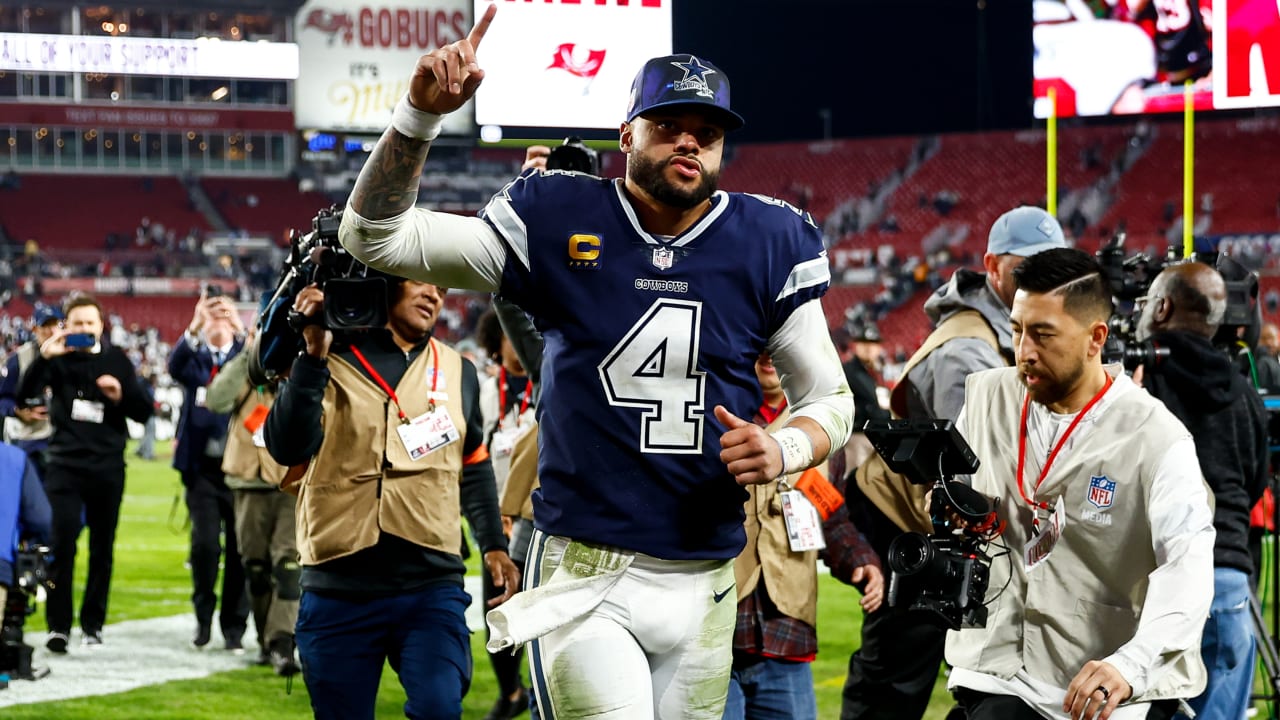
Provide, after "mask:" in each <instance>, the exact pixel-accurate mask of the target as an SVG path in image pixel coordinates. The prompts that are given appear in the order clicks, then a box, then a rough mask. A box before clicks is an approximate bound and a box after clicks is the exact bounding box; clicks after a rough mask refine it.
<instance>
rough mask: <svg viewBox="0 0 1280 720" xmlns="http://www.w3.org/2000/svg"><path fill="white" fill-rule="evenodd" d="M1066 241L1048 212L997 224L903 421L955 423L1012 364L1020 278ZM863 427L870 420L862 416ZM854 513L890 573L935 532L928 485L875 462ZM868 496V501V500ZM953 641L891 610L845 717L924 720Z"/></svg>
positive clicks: (956, 284) (868, 629)
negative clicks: (973, 394)
mask: <svg viewBox="0 0 1280 720" xmlns="http://www.w3.org/2000/svg"><path fill="white" fill-rule="evenodd" d="M1064 244H1065V241H1064V239H1063V235H1062V228H1061V227H1060V226H1059V225H1058V221H1057V220H1056V219H1054V217H1053V216H1052V215H1050V214H1049V213H1047V212H1045V211H1044V210H1041V209H1040V208H1038V207H1030V206H1022V207H1018V208H1014V209H1013V210H1010V211H1008V212H1006V213H1004V214H1003V215H1001V216H1000V217H999V218H997V219H996V221H995V222H994V223H992V225H991V230H990V232H989V234H988V236H987V252H986V254H985V255H984V256H983V258H982V264H983V267H984V269H985V270H986V272H985V273H977V272H973V271H970V270H966V269H963V268H961V269H959V270H956V272H955V274H954V275H952V276H951V280H950V282H948V283H947V284H946V285H945V286H944V287H942V288H939V289H938V291H937V292H935V293H934V294H933V296H932V297H930V298H929V299H928V300H927V301H926V302H925V304H924V312H925V314H926V315H928V316H929V319H930V320H932V321H933V322H934V323H935V326H936V327H935V328H934V330H933V332H932V333H930V334H929V337H928V338H926V339H925V342H924V344H923V345H921V347H920V349H919V350H917V351H916V353H915V354H914V355H912V356H911V360H910V361H908V362H907V364H906V367H905V368H904V369H903V371H902V372H903V374H902V379H901V380H900V381H899V382H898V384H897V385H895V386H894V388H893V392H892V394H891V395H890V407H891V408H892V410H893V412H894V414H895V415H896V416H898V417H900V418H949V419H954V418H955V417H956V416H957V415H958V414H959V413H960V407H961V405H963V404H964V383H965V378H967V377H968V376H969V374H970V373H973V372H977V371H980V370H988V369H991V368H997V367H1003V366H1006V365H1008V364H1009V362H1010V360H1011V359H1012V357H1013V344H1012V338H1011V335H1010V331H1009V308H1010V307H1012V305H1013V297H1014V292H1015V291H1016V290H1017V287H1016V285H1015V284H1014V281H1013V271H1014V270H1015V269H1016V268H1017V267H1018V266H1019V265H1020V264H1021V263H1023V262H1025V261H1026V259H1027V258H1029V257H1031V256H1033V255H1035V254H1036V253H1039V252H1042V251H1044V250H1048V249H1051V248H1061V247H1063V245H1064ZM859 420H860V421H861V418H860V419H859ZM848 487H849V489H850V491H851V493H850V498H851V501H850V505H851V508H850V512H854V509H855V508H860V512H856V513H855V514H854V521H855V522H857V523H858V527H859V528H861V529H862V531H863V532H864V533H866V534H867V538H868V539H869V540H870V541H871V544H872V545H873V546H874V547H875V548H876V550H877V552H879V554H880V558H881V562H882V563H884V566H885V567H888V548H889V546H890V544H891V543H892V542H893V541H894V540H895V539H896V538H898V537H901V536H902V534H903V532H904V531H912V530H915V531H921V532H927V531H928V528H929V517H928V514H927V513H926V512H925V507H926V503H925V501H924V492H925V490H926V486H923V485H914V484H912V483H910V482H909V481H908V480H907V479H906V478H904V477H902V476H901V475H897V474H895V473H893V472H892V471H890V470H889V469H888V467H887V466H885V464H884V461H883V459H881V458H880V457H879V456H875V455H873V456H872V457H871V458H870V459H869V460H867V462H865V463H863V464H862V465H861V466H860V467H859V468H858V470H857V482H856V483H855V482H852V481H850V482H849V484H848ZM860 495H865V501H863V498H860V497H859V496H860ZM944 640H945V635H944V633H943V631H942V628H940V627H937V626H935V625H933V624H931V623H927V622H920V621H919V618H918V617H916V616H914V615H913V614H911V613H905V612H902V611H900V610H898V609H896V608H892V607H888V606H885V607H883V608H881V609H880V610H879V611H878V612H874V613H869V614H868V615H867V617H866V621H865V622H864V623H863V624H862V644H861V645H860V646H859V648H858V650H857V651H855V652H854V653H853V655H852V656H851V657H850V658H849V675H848V677H847V678H846V680H845V686H844V702H843V705H842V707H841V713H840V717H841V718H842V720H919V718H921V717H923V716H924V713H925V709H926V707H927V706H928V704H929V698H930V696H931V695H932V692H933V686H934V684H935V683H936V682H937V679H938V666H939V665H940V664H941V663H942V648H943V642H944Z"/></svg>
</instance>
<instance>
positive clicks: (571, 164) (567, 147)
mask: <svg viewBox="0 0 1280 720" xmlns="http://www.w3.org/2000/svg"><path fill="white" fill-rule="evenodd" d="M547 169H548V170H571V171H573V172H580V173H586V174H588V175H599V174H600V155H599V154H598V153H597V152H596V151H595V150H592V149H591V148H589V147H587V145H586V144H585V143H583V142H582V138H580V137H578V136H577V135H570V136H569V137H567V138H565V139H564V142H563V143H561V144H560V145H557V146H556V147H553V148H551V154H550V155H548V156H547Z"/></svg>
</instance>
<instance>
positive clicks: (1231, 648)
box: [1179, 567, 1255, 720]
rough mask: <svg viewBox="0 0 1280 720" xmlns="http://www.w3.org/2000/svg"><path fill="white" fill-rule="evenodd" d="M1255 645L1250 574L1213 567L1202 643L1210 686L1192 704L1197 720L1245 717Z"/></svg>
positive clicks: (1238, 719) (1231, 719)
mask: <svg viewBox="0 0 1280 720" xmlns="http://www.w3.org/2000/svg"><path fill="white" fill-rule="evenodd" d="M1254 646H1255V641H1254V637H1253V616H1252V615H1251V614H1250V613H1249V575H1248V573H1245V572H1243V571H1241V570H1236V569H1234V568H1221V567H1220V568H1214V570H1213V606H1212V608H1211V609H1210V610H1209V620H1208V622H1206V623H1205V625H1204V637H1203V638H1202V639H1201V641H1200V654H1201V655H1202V656H1203V657H1204V665H1205V668H1207V669H1208V671H1209V685H1208V687H1206V688H1205V691H1204V692H1203V693H1202V694H1201V695H1200V696H1199V697H1196V698H1194V699H1192V700H1191V701H1190V703H1189V704H1190V705H1191V709H1193V710H1195V711H1196V718H1197V720H1241V718H1243V717H1244V715H1245V711H1246V709H1247V708H1248V707H1249V693H1250V691H1251V690H1252V689H1253V663H1254ZM1179 717H1181V716H1179Z"/></svg>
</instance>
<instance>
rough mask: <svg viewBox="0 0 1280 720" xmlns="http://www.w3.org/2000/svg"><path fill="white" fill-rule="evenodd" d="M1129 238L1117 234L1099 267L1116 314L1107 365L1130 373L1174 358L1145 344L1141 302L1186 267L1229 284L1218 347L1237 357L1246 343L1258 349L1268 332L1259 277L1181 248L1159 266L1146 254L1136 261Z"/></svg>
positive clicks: (1221, 258) (1223, 258)
mask: <svg viewBox="0 0 1280 720" xmlns="http://www.w3.org/2000/svg"><path fill="white" fill-rule="evenodd" d="M1124 242H1125V234H1124V233H1123V232H1121V233H1116V235H1115V236H1113V237H1112V238H1111V240H1110V242H1108V243H1107V244H1106V245H1105V246H1103V247H1102V248H1101V249H1099V250H1098V253H1097V258H1098V264H1100V265H1101V266H1102V269H1103V272H1104V274H1105V276H1106V279H1107V283H1108V284H1109V285H1110V286H1111V295H1112V297H1113V299H1114V301H1115V306H1116V308H1115V312H1114V314H1113V315H1112V316H1111V318H1110V320H1109V321H1108V326H1109V327H1110V333H1109V334H1108V335H1107V343H1106V345H1105V346H1104V347H1103V349H1102V361H1103V362H1104V363H1113V362H1120V363H1123V364H1124V367H1125V369H1126V370H1130V371H1132V370H1134V369H1136V368H1137V367H1138V366H1140V365H1145V364H1148V363H1151V362H1157V363H1158V362H1159V361H1160V359H1161V358H1165V357H1168V356H1169V349H1168V348H1163V347H1156V346H1155V345H1153V344H1152V343H1151V342H1150V341H1149V340H1147V341H1139V340H1138V338H1137V329H1138V308H1137V304H1136V302H1135V301H1136V300H1137V299H1138V298H1141V297H1144V296H1146V295H1147V293H1148V291H1149V290H1150V289H1151V283H1152V282H1153V281H1154V280H1155V279H1156V276H1157V275H1159V274H1160V271H1161V270H1163V269H1164V268H1165V267H1168V266H1169V265H1174V264H1177V263H1180V262H1200V263H1204V264H1205V265H1209V266H1210V267H1212V268H1214V269H1215V270H1217V271H1218V274H1219V275H1221V276H1222V279H1223V281H1224V282H1225V284H1226V289H1227V307H1226V312H1225V313H1224V314H1223V317H1222V324H1221V325H1219V326H1218V333H1217V335H1215V336H1214V338H1213V344H1214V345H1216V346H1217V347H1219V348H1220V349H1222V350H1224V351H1225V352H1226V353H1227V354H1229V355H1232V356H1234V355H1235V353H1236V350H1237V346H1238V343H1239V342H1240V341H1242V340H1243V341H1244V342H1245V343H1247V344H1248V346H1249V347H1250V349H1252V348H1254V347H1256V346H1257V344H1258V334H1259V333H1260V332H1261V329H1262V314H1261V313H1262V309H1261V307H1260V306H1259V305H1258V276H1257V274H1255V273H1254V272H1253V271H1251V270H1249V269H1248V268H1246V267H1245V266H1243V265H1241V264H1240V263H1239V262H1237V261H1236V260H1235V259H1234V258H1232V257H1230V256H1227V255H1223V254H1221V253H1216V252H1213V253H1195V254H1193V255H1192V256H1191V258H1190V259H1188V260H1182V259H1180V258H1179V256H1178V248H1177V247H1176V246H1170V247H1169V250H1168V252H1167V254H1166V256H1165V258H1164V259H1163V260H1153V259H1152V258H1151V257H1150V256H1148V255H1147V254H1145V253H1138V254H1135V255H1133V256H1130V257H1126V256H1125V252H1124Z"/></svg>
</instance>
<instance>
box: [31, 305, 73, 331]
mask: <svg viewBox="0 0 1280 720" xmlns="http://www.w3.org/2000/svg"><path fill="white" fill-rule="evenodd" d="M63 320H66V317H64V316H63V315H62V311H61V310H59V309H58V308H56V307H50V306H48V305H41V306H40V307H38V308H36V310H35V312H33V313H31V324H32V325H35V326H36V327H39V326H41V325H45V324H47V323H51V322H55V321H56V322H62V321H63Z"/></svg>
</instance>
